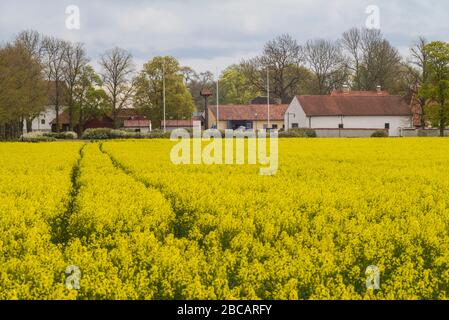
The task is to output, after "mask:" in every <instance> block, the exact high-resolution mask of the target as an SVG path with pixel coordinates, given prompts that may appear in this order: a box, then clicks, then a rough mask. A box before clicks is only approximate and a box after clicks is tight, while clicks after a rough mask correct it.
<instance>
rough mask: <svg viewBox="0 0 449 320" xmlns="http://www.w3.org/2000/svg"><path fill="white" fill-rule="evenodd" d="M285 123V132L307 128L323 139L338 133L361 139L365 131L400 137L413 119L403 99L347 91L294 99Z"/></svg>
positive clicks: (372, 93)
mask: <svg viewBox="0 0 449 320" xmlns="http://www.w3.org/2000/svg"><path fill="white" fill-rule="evenodd" d="M284 123H285V127H286V128H287V129H292V128H310V129H315V130H317V131H320V132H322V135H323V133H324V136H326V135H327V136H332V135H333V136H335V135H336V134H337V133H339V134H340V135H341V132H347V133H349V132H352V134H353V135H354V136H363V132H364V131H366V132H369V133H370V134H371V133H372V132H373V131H375V130H388V132H389V135H390V136H393V137H394V136H400V135H401V129H403V128H412V127H413V116H412V111H411V107H410V105H409V104H408V103H407V102H406V100H405V99H404V97H401V96H392V95H389V94H388V93H386V92H384V91H380V90H379V91H377V92H376V91H374V92H360V91H346V92H333V93H332V94H330V95H327V96H296V97H295V98H294V99H293V101H292V102H291V104H290V105H289V107H288V109H287V111H286V112H285V115H284ZM319 135H320V134H319Z"/></svg>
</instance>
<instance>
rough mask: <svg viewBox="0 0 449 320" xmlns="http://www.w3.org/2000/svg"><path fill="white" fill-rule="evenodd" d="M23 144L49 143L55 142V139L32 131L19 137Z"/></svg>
mask: <svg viewBox="0 0 449 320" xmlns="http://www.w3.org/2000/svg"><path fill="white" fill-rule="evenodd" d="M20 141H23V142H51V141H56V138H53V137H49V136H46V135H45V134H44V133H43V132H39V131H33V132H29V133H25V134H23V135H22V136H21V137H20Z"/></svg>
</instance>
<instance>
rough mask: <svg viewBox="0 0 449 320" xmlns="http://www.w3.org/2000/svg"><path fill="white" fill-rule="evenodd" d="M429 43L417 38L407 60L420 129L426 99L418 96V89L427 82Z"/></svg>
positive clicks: (422, 125)
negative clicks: (419, 116) (417, 106)
mask: <svg viewBox="0 0 449 320" xmlns="http://www.w3.org/2000/svg"><path fill="white" fill-rule="evenodd" d="M428 43H429V42H428V41H427V39H426V38H424V37H419V39H418V40H417V41H416V43H415V44H414V45H413V46H412V47H411V48H410V58H409V61H408V62H409V64H408V67H409V74H410V75H411V76H413V77H414V79H413V80H414V84H413V87H412V88H411V90H412V93H413V94H414V96H415V98H416V99H417V102H418V104H419V108H420V113H421V119H420V120H421V127H423V128H425V127H426V113H425V106H426V103H427V99H426V98H425V97H423V96H419V95H418V91H419V88H420V87H421V86H422V85H423V84H424V83H426V82H427V81H428V80H429V72H428V70H427V64H428V60H429V55H428V52H427V51H426V50H425V49H426V46H427V44H428Z"/></svg>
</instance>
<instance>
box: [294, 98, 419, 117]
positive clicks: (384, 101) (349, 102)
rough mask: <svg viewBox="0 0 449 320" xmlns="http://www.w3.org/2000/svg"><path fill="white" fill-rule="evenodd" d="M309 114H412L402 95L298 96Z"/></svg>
mask: <svg viewBox="0 0 449 320" xmlns="http://www.w3.org/2000/svg"><path fill="white" fill-rule="evenodd" d="M296 98H297V99H298V100H299V103H300V104H301V106H302V108H303V110H304V112H305V113H306V115H307V116H309V117H310V116H410V115H411V114H412V113H411V109H410V106H409V105H408V104H407V102H406V101H405V99H404V98H403V97H401V96H383V95H376V96H373V95H361V96H351V95H349V96H344V95H337V96H332V95H329V96H297V97H296Z"/></svg>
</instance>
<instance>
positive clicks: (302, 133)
mask: <svg viewBox="0 0 449 320" xmlns="http://www.w3.org/2000/svg"><path fill="white" fill-rule="evenodd" d="M279 137H280V138H316V137H317V135H316V131H315V130H313V129H308V128H300V129H290V130H287V131H284V132H279Z"/></svg>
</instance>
